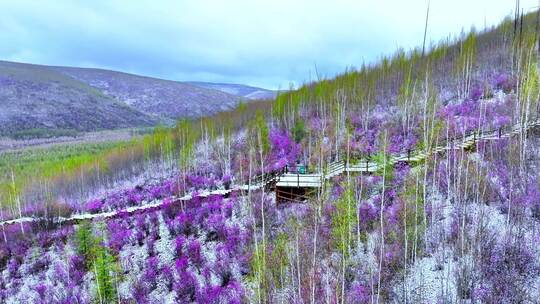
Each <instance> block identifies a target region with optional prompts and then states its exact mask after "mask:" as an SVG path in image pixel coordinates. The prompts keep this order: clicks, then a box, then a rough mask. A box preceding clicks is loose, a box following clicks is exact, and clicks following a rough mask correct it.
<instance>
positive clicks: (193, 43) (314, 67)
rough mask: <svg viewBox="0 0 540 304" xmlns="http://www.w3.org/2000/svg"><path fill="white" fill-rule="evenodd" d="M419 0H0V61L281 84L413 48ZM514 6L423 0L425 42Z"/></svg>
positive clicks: (417, 39)
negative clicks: (428, 14) (425, 23)
mask: <svg viewBox="0 0 540 304" xmlns="http://www.w3.org/2000/svg"><path fill="white" fill-rule="evenodd" d="M427 2H428V0H407V1H405V0H371V1H368V0H350V1H346V0H332V1H319V0H271V1H263V0H222V1H211V0H192V1H182V0H176V1H172V0H171V1H168V0H151V1H150V0H149V1H146V0H117V1H115V0H112V1H111V0H92V1H82V0H78V1H77V0H54V1H31V0H17V1H12V0H0V60H8V61H18V62H28V63H36V64H46V65H64V66H78V67H95V68H105V69H112V70H118V71H123V72H128V73H135V74H141V75H146V76H152V77H158V78H164V79H171V80H179V81H210V82H226V83H243V84H249V85H254V86H260V87H264V88H269V89H279V88H281V89H287V88H289V86H290V85H291V84H292V85H295V86H297V85H300V84H302V83H305V82H309V81H313V80H316V79H318V78H323V77H326V78H329V77H333V76H334V75H336V74H339V73H342V72H344V71H345V70H346V69H347V68H350V67H359V66H361V65H362V63H363V62H365V63H374V62H376V61H377V60H379V59H380V58H381V57H382V56H383V55H391V54H392V53H394V52H395V51H396V50H397V49H398V48H403V49H405V50H409V49H411V48H414V47H420V46H421V45H422V40H423V35H424V22H425V14H426V9H427ZM538 2H539V1H538V0H521V6H522V8H523V9H524V10H525V11H526V12H527V11H531V10H533V9H534V8H535V7H537V6H538ZM514 7H515V4H514V1H513V0H452V1H448V0H431V3H430V16H429V19H430V20H429V26H428V36H427V38H428V41H440V40H441V39H444V38H446V37H448V36H449V35H452V36H455V35H459V34H460V33H461V32H462V31H463V30H465V31H468V30H469V29H470V28H471V27H472V26H474V27H475V28H476V29H478V30H481V29H483V28H485V27H486V26H487V27H490V26H493V25H496V24H498V23H499V22H500V21H501V20H502V19H504V18H505V17H506V16H510V15H512V14H513V10H514Z"/></svg>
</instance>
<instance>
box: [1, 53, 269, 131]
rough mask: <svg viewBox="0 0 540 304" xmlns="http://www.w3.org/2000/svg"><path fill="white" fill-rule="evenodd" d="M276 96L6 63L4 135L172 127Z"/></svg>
mask: <svg viewBox="0 0 540 304" xmlns="http://www.w3.org/2000/svg"><path fill="white" fill-rule="evenodd" d="M272 96H274V93H273V92H272V91H269V90H264V89H259V88H254V87H249V86H244V85H221V84H211V83H204V84H199V85H194V84H190V83H184V82H177V81H169V80H162V79H157V78H151V77H144V76H138V75H133V74H127V73H122V72H116V71H109V70H103V69H88V68H75V67H52V66H42V65H34V64H25V63H15V62H7V61H0V136H2V135H10V136H15V137H42V136H45V137H49V136H63V135H67V136H70V135H75V134H76V132H88V131H97V130H104V129H105V130H109V129H119V128H137V127H146V126H154V125H156V124H158V123H164V124H167V125H170V124H173V123H174V122H175V121H176V120H178V119H182V118H186V119H194V118H199V117H204V116H211V115H214V114H216V113H219V112H223V111H227V110H232V109H234V108H235V107H236V106H237V105H238V104H239V102H241V101H249V100H254V99H264V98H271V97H272Z"/></svg>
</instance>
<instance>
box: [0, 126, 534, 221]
mask: <svg viewBox="0 0 540 304" xmlns="http://www.w3.org/2000/svg"><path fill="white" fill-rule="evenodd" d="M539 126H540V119H535V120H532V121H530V122H529V123H527V124H526V125H519V124H517V125H513V126H509V127H508V128H504V129H498V130H491V131H485V132H474V133H471V134H466V135H465V136H463V137H460V138H455V139H452V140H450V141H448V142H447V143H445V144H442V145H440V146H438V147H436V148H434V149H431V150H429V151H411V152H410V153H401V154H398V155H393V156H391V157H390V158H389V162H390V164H392V165H393V164H396V163H399V162H406V163H418V162H422V161H424V160H425V159H426V158H427V157H428V156H429V155H432V154H435V153H442V152H445V151H449V150H456V149H469V148H471V147H473V146H474V145H475V144H476V143H477V142H478V141H482V140H498V139H503V138H509V137H511V136H514V135H517V134H520V133H523V132H525V133H526V132H527V131H528V130H529V129H532V128H535V127H539ZM378 170H379V165H378V164H377V163H376V162H373V161H369V160H367V159H361V160H358V161H356V162H354V163H349V164H347V163H346V162H345V161H343V160H341V161H336V162H332V163H330V164H328V165H327V166H326V169H325V170H324V172H319V173H310V174H295V173H282V172H272V173H270V174H267V175H266V176H262V177H259V178H258V179H256V181H255V182H253V183H250V184H246V185H239V186H234V187H232V188H231V189H218V190H203V191H200V192H195V193H193V194H190V195H185V196H182V197H171V198H170V199H171V201H172V202H179V201H188V200H191V199H193V198H195V197H201V198H204V197H208V196H211V195H221V196H226V195H229V194H231V193H233V192H241V193H243V192H248V191H254V190H258V189H262V188H267V187H268V186H269V185H274V186H276V188H282V189H316V188H319V187H321V186H322V185H323V183H324V182H325V181H326V180H329V179H331V178H332V177H335V176H338V175H341V174H344V173H346V172H355V173H373V172H377V171H378ZM300 197H302V196H300ZM164 205H165V202H164V201H163V200H159V201H152V202H147V203H145V204H143V205H140V206H132V207H127V208H124V209H121V210H113V211H109V212H102V213H81V214H73V215H71V216H70V217H56V218H54V219H50V218H40V217H21V218H16V219H11V220H5V221H2V222H0V226H4V225H12V224H22V223H27V222H38V221H52V222H54V223H70V222H78V221H82V220H91V219H96V218H114V217H117V216H120V215H122V214H126V213H127V214H134V213H137V212H144V211H148V210H154V209H159V208H161V207H163V206H164Z"/></svg>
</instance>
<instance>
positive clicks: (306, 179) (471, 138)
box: [276, 119, 540, 188]
mask: <svg viewBox="0 0 540 304" xmlns="http://www.w3.org/2000/svg"><path fill="white" fill-rule="evenodd" d="M538 126H540V119H535V120H533V121H531V122H529V123H528V124H526V125H525V126H522V125H520V124H516V125H513V126H511V127H509V128H505V129H502V128H501V129H497V130H490V131H478V132H473V133H470V134H466V135H465V136H462V137H460V138H455V139H452V140H450V141H448V142H446V143H445V144H443V145H440V146H437V147H435V148H434V149H431V150H428V151H411V152H410V153H401V154H398V155H392V156H390V157H389V160H388V161H389V163H390V164H391V165H394V164H396V163H400V162H404V163H419V162H422V161H424V160H425V159H426V158H427V157H428V156H430V155H432V154H436V153H443V152H445V151H449V150H456V149H457V150H461V149H470V148H472V147H474V146H475V145H476V143H477V142H479V141H485V140H499V139H504V138H509V137H511V136H514V135H517V134H520V133H522V132H527V131H528V130H529V129H531V128H535V127H538ZM378 170H379V164H378V163H376V162H374V161H369V159H360V160H357V161H354V162H352V163H347V162H346V161H344V160H341V161H335V162H332V163H330V164H328V166H327V167H326V170H325V172H318V173H310V174H298V173H296V174H295V173H285V174H282V175H279V176H278V177H277V178H276V187H280V188H287V187H297V188H318V187H321V186H322V184H323V183H324V182H325V180H328V179H330V178H332V177H334V176H338V175H341V174H343V173H346V172H355V173H374V172H377V171H378Z"/></svg>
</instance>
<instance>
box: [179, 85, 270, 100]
mask: <svg viewBox="0 0 540 304" xmlns="http://www.w3.org/2000/svg"><path fill="white" fill-rule="evenodd" d="M187 83H189V84H192V85H195V86H198V87H203V88H208V89H214V90H218V91H222V92H225V93H229V94H233V95H238V96H243V97H244V98H247V99H251V100H256V99H273V98H276V95H277V91H272V90H267V89H262V88H257V87H252V86H248V85H243V84H232V83H214V82H201V81H190V82H187Z"/></svg>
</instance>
